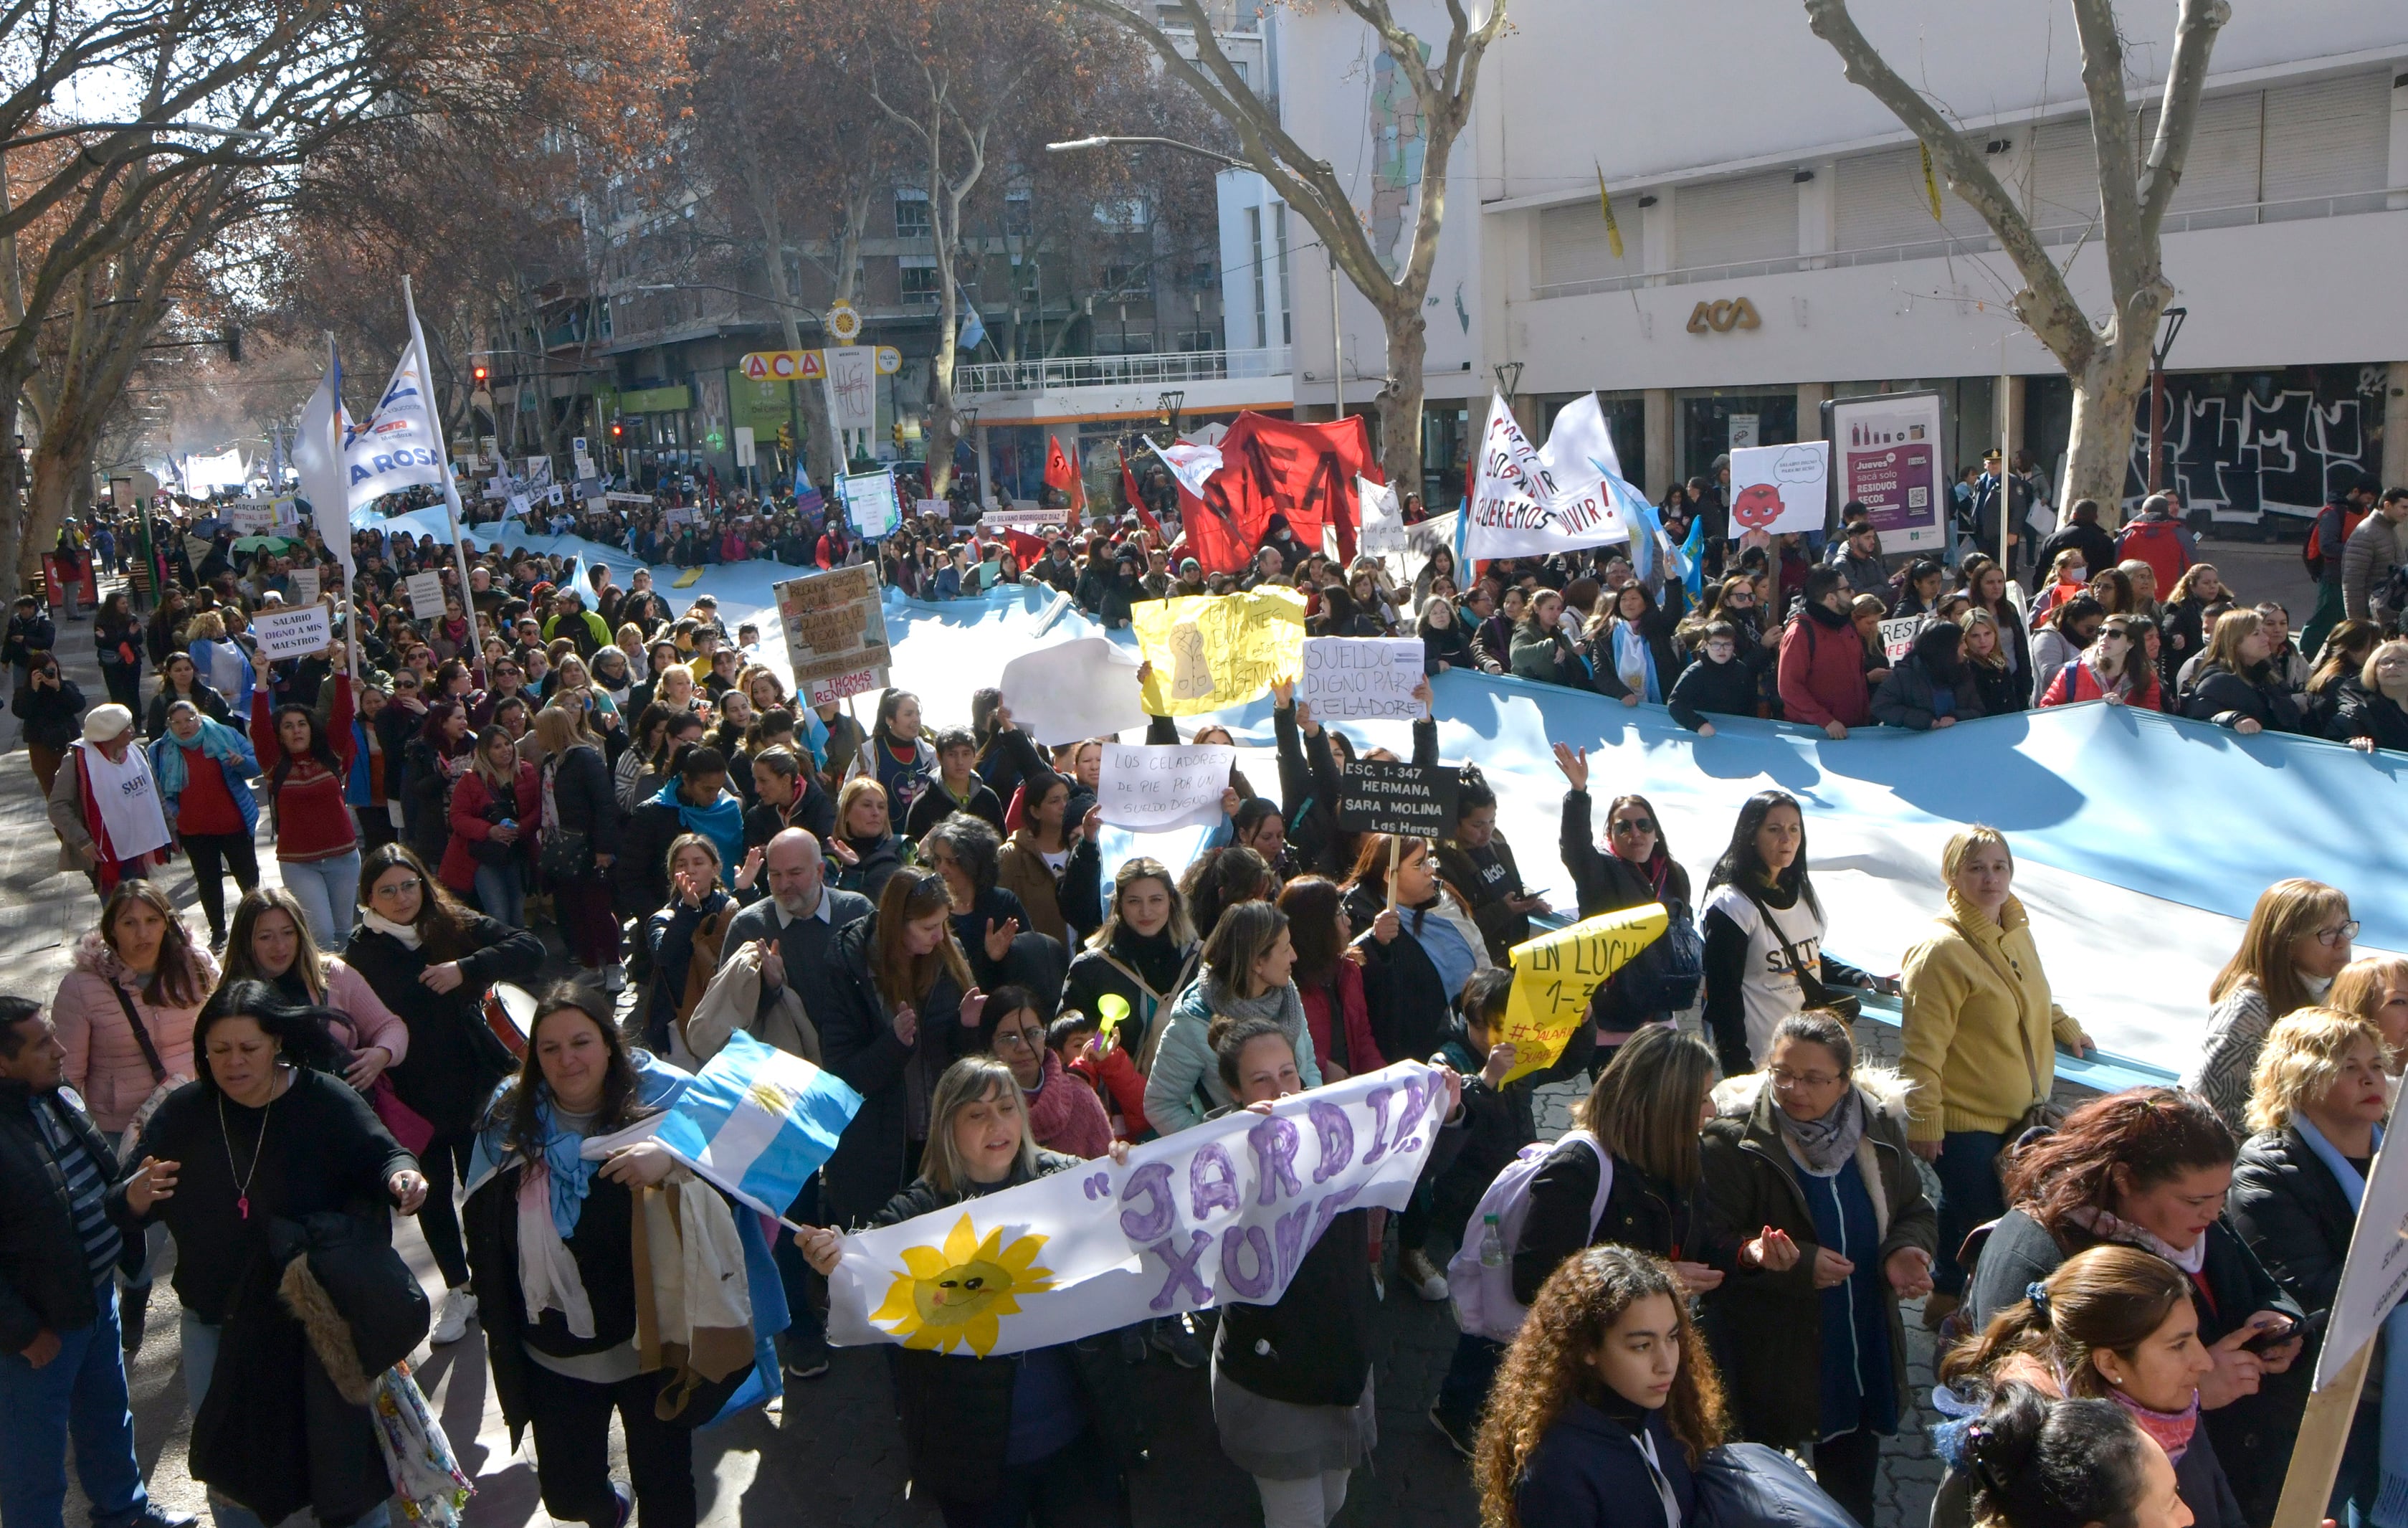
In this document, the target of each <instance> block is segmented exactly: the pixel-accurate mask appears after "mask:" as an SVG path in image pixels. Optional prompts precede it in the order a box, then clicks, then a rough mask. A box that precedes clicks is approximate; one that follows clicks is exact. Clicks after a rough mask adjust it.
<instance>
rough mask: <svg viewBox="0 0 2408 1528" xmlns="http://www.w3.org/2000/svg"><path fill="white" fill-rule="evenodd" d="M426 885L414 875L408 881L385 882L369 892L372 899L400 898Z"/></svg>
mask: <svg viewBox="0 0 2408 1528" xmlns="http://www.w3.org/2000/svg"><path fill="white" fill-rule="evenodd" d="M425 884H426V883H425V882H423V881H422V880H420V879H419V878H418V877H417V876H415V875H413V876H411V877H410V878H409V879H408V880H406V881H385V882H382V883H380V884H379V885H378V886H377V887H375V888H374V889H372V890H371V891H369V893H368V895H369V896H371V897H400V896H404V895H406V894H408V893H409V892H412V891H416V890H417V889H418V888H419V887H423V886H424V885H425Z"/></svg>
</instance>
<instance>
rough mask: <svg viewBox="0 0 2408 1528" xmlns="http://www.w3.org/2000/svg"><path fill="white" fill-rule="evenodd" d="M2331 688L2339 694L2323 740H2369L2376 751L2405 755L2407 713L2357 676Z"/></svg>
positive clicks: (2406, 750)
mask: <svg viewBox="0 0 2408 1528" xmlns="http://www.w3.org/2000/svg"><path fill="white" fill-rule="evenodd" d="M2333 688H2334V689H2335V690H2337V691H2339V692H2340V693H2339V695H2338V698H2337V700H2336V704H2335V708H2334V711H2333V717H2332V721H2331V722H2330V723H2329V725H2328V726H2327V727H2326V728H2325V729H2324V733H2325V736H2326V737H2329V738H2330V739H2332V740H2333V741H2334V742H2349V741H2350V740H2351V739H2352V738H2372V739H2373V740H2374V745H2375V746H2376V747H2377V748H2386V749H2390V750H2393V751H2395V752H2408V709H2403V708H2402V707H2401V704H2400V702H2399V701H2397V700H2394V699H2391V698H2390V697H2389V696H2387V695H2385V694H2384V693H2383V692H2382V691H2381V690H2371V689H2368V688H2367V687H2366V685H2364V684H2363V683H2361V682H2360V681H2359V679H2358V676H2357V675H2356V674H2351V675H2348V676H2347V677H2345V678H2343V680H2342V682H2341V683H2340V684H2338V685H2334V686H2333Z"/></svg>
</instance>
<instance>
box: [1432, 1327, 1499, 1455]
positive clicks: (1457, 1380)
mask: <svg viewBox="0 0 2408 1528" xmlns="http://www.w3.org/2000/svg"><path fill="white" fill-rule="evenodd" d="M1502 1362H1505V1345H1504V1344H1503V1343H1501V1342H1497V1341H1494V1340H1492V1339H1490V1338H1487V1337H1484V1336H1482V1335H1481V1334H1480V1333H1477V1332H1458V1333H1455V1357H1454V1358H1453V1359H1452V1360H1450V1361H1449V1362H1448V1363H1447V1366H1446V1377H1444V1378H1443V1379H1441V1380H1440V1381H1439V1382H1438V1405H1435V1406H1434V1407H1432V1408H1431V1409H1432V1410H1434V1411H1436V1412H1437V1413H1438V1414H1439V1417H1440V1418H1441V1420H1443V1421H1444V1422H1445V1423H1446V1429H1447V1432H1448V1433H1449V1434H1452V1435H1454V1436H1455V1437H1459V1438H1464V1437H1469V1436H1470V1435H1471V1430H1472V1429H1473V1428H1475V1427H1477V1426H1478V1425H1480V1414H1481V1412H1483V1411H1484V1410H1486V1409H1487V1407H1488V1391H1489V1387H1490V1386H1492V1385H1494V1384H1496V1383H1497V1366H1498V1364H1500V1363H1502Z"/></svg>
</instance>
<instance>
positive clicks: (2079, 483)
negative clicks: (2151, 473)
mask: <svg viewBox="0 0 2408 1528" xmlns="http://www.w3.org/2000/svg"><path fill="white" fill-rule="evenodd" d="M2071 381H2072V382H2073V431H2072V434H2071V435H2070V436H2069V437H2068V438H2067V440H2066V444H2065V483H2064V484H2063V491H2062V495H2061V497H2059V498H2058V500H2057V502H2059V503H2060V504H2067V505H2071V504H2073V503H2075V502H2077V501H2079V500H2081V499H2085V498H2093V499H2097V500H2098V501H2099V523H2100V525H2102V526H2108V527H2110V528H2113V527H2114V526H2118V525H2121V524H2122V523H2123V519H2124V485H2125V483H2126V481H2127V475H2128V472H2129V471H2130V467H2131V458H2132V420H2133V417H2134V411H2136V410H2137V409H2139V407H2140V404H2141V399H2142V397H2143V396H2144V395H2145V394H2146V393H2147V391H2148V386H2149V357H2148V351H2147V348H2146V347H2145V346H2144V345H2121V344H2106V343H2101V344H2100V345H2099V346H2098V347H2097V349H2096V350H2095V351H2094V352H2093V353H2092V355H2091V359H2090V364H2089V365H2088V366H2086V367H2084V368H2082V369H2080V370H2078V371H2074V372H2072V373H2071Z"/></svg>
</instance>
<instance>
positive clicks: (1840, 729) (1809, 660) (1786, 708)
mask: <svg viewBox="0 0 2408 1528" xmlns="http://www.w3.org/2000/svg"><path fill="white" fill-rule="evenodd" d="M1864 659H1865V653H1864V643H1863V642H1862V641H1860V640H1859V639H1858V638H1857V636H1856V623H1855V619H1854V616H1853V613H1851V611H1850V609H1849V600H1848V584H1847V580H1846V578H1845V577H1844V576H1843V575H1842V573H1841V572H1840V570H1839V569H1836V568H1832V567H1828V566H1826V567H1822V568H1817V569H1813V571H1812V572H1809V573H1808V574H1807V575H1806V603H1805V606H1804V608H1803V609H1801V610H1800V611H1799V613H1798V615H1797V617H1796V619H1794V620H1792V621H1791V622H1790V623H1789V629H1788V631H1787V633H1786V634H1785V635H1784V636H1783V637H1782V639H1781V661H1780V666H1779V668H1778V670H1777V673H1778V676H1779V684H1780V690H1781V705H1782V711H1783V714H1785V716H1786V718H1787V719H1788V720H1790V721H1793V722H1798V723H1800V724H1802V725H1804V726H1807V727H1819V728H1822V729H1823V730H1824V731H1825V732H1826V733H1828V735H1829V736H1830V737H1831V739H1832V740H1833V741H1834V742H1837V741H1839V740H1841V739H1844V738H1845V737H1846V736H1847V735H1848V728H1852V727H1867V726H1870V725H1871V723H1872V719H1873V714H1872V697H1871V692H1870V691H1869V690H1868V689H1867V687H1866V685H1865V662H1864Z"/></svg>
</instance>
